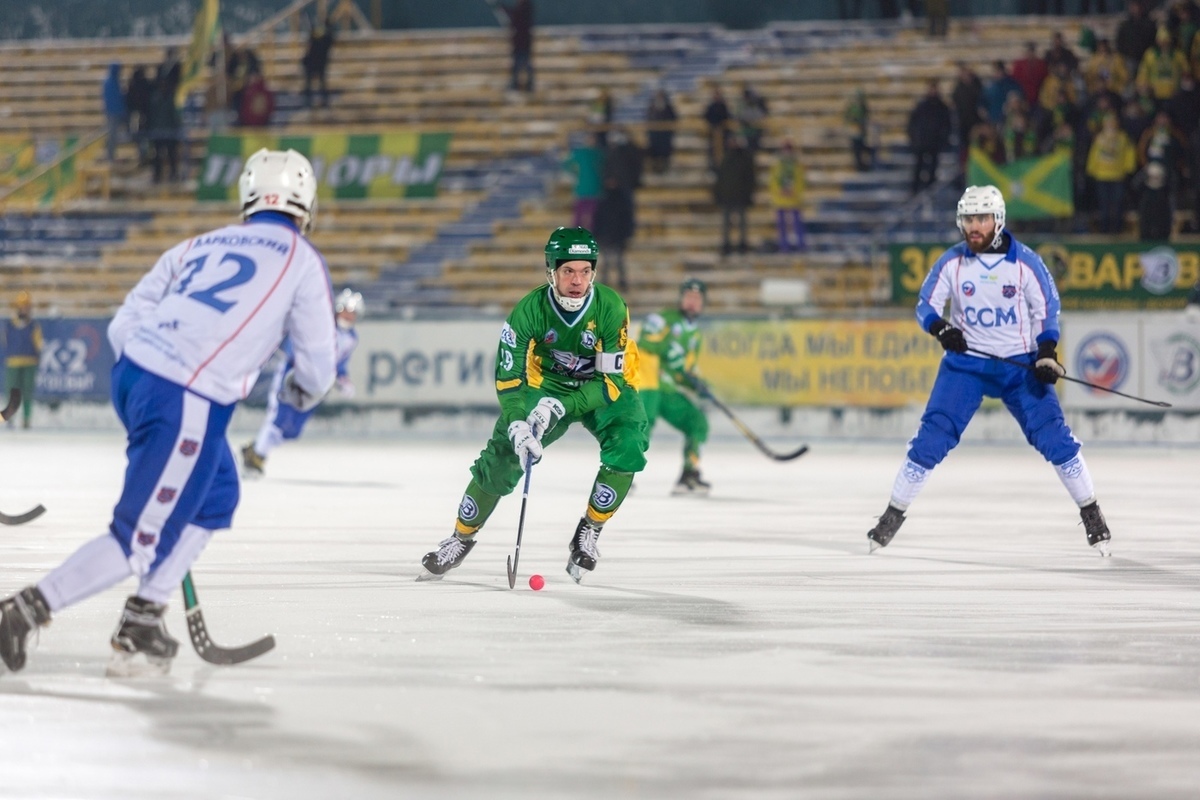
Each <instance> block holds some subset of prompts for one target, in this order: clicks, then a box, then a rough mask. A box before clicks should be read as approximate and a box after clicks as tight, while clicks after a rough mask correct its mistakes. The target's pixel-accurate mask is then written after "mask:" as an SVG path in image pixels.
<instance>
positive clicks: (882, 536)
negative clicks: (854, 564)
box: [867, 503, 904, 553]
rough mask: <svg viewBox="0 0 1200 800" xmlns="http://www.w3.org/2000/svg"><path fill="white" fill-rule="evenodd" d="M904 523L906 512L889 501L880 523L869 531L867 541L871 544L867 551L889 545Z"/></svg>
mask: <svg viewBox="0 0 1200 800" xmlns="http://www.w3.org/2000/svg"><path fill="white" fill-rule="evenodd" d="M903 524H904V512H903V511H901V510H900V509H898V508H896V507H895V506H893V505H891V504H890V503H889V504H888V507H887V510H886V511H884V512H883V516H881V517H880V518H879V523H878V524H877V525H876V526H875V527H874V528H871V530H869V531H867V541H868V543H869V546H870V549H869V550H868V551H867V552H868V553H874V552H875V551H876V550H878V549H879V548H881V547H887V546H888V542H890V541H891V540H892V537H893V536H895V535H896V531H898V530H900V526H901V525H903Z"/></svg>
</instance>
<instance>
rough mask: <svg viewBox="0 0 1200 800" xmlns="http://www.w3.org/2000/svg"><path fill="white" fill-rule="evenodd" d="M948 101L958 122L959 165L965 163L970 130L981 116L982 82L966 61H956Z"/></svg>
mask: <svg viewBox="0 0 1200 800" xmlns="http://www.w3.org/2000/svg"><path fill="white" fill-rule="evenodd" d="M950 102H951V103H952V104H953V105H954V117H955V119H956V120H957V123H958V150H959V165H960V167H961V166H965V165H966V163H967V150H968V148H969V147H970V142H971V131H973V130H975V126H976V125H978V124H979V123H980V122H981V121H982V119H983V116H982V114H981V113H980V112H981V111H982V104H983V82H982V81H980V80H979V76H978V75H976V74H975V71H974V70H972V69H971V68H970V67H969V66H968V65H967V64H966V62H963V61H960V62H958V78H957V79H956V80H955V82H954V89H953V90H951V92H950Z"/></svg>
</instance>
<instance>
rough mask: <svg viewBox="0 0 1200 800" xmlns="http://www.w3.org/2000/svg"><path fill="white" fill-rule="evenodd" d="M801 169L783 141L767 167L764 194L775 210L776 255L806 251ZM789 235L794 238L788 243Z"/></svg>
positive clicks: (803, 185) (801, 165) (791, 147)
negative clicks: (767, 174)
mask: <svg viewBox="0 0 1200 800" xmlns="http://www.w3.org/2000/svg"><path fill="white" fill-rule="evenodd" d="M805 188H806V186H805V173H804V165H803V164H801V163H800V160H799V159H798V158H797V157H796V149H795V147H793V146H792V142H791V140H789V139H784V140H783V145H782V147H780V149H779V155H778V157H777V158H776V159H775V163H774V164H773V165H772V166H771V175H770V178H769V182H768V184H767V191H768V193H769V195H770V198H771V205H772V207H774V209H775V226H776V228H778V230H779V250H780V252H785V253H786V252H792V251H800V252H803V251H805V250H807V249H808V243H807V237H806V236H805V230H804V191H805ZM791 232H794V233H795V235H796V240H795V243H794V244H793V242H792V237H791Z"/></svg>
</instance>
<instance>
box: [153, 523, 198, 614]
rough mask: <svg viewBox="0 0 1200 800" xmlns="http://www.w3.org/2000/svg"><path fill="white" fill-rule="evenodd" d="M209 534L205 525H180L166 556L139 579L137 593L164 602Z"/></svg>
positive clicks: (177, 585)
mask: <svg viewBox="0 0 1200 800" xmlns="http://www.w3.org/2000/svg"><path fill="white" fill-rule="evenodd" d="M212 535H213V532H212V531H210V530H209V529H207V528H200V527H197V526H195V525H186V526H184V528H183V531H182V532H181V533H180V534H179V541H178V542H176V543H175V548H174V549H173V550H171V553H170V555H168V556H167V557H166V558H164V559H163V561H162V563H161V564H159V565H158V566H157V567H155V568H154V571H153V572H151V573H150V574H149V575H146V576H144V577H143V578H142V582H141V583H140V584H139V585H138V590H137V596H138V597H140V598H142V599H143V600H149V601H150V602H152V603H166V602H167V601H168V600H169V599H171V595H172V594H173V593H174V592H175V591H176V590H177V589H178V588H179V584H180V583H181V582H182V581H183V576H184V575H186V574H187V571H188V570H189V569H191V568H192V564H194V563H196V559H197V558H199V556H200V553H201V552H203V551H204V547H205V545H207V544H208V540H209V539H211V538H212Z"/></svg>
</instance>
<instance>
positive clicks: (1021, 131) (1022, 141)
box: [1003, 108, 1040, 162]
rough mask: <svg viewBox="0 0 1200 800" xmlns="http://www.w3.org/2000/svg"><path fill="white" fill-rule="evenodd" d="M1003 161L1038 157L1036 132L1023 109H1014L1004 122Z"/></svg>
mask: <svg viewBox="0 0 1200 800" xmlns="http://www.w3.org/2000/svg"><path fill="white" fill-rule="evenodd" d="M1003 137H1004V159H1005V161H1006V162H1011V161H1016V160H1017V159H1019V158H1033V157H1034V156H1036V155H1038V151H1039V150H1040V147H1039V139H1038V135H1037V130H1036V129H1035V128H1034V126H1033V125H1032V124H1031V123H1030V121H1029V117H1028V115H1026V113H1025V111H1024V110H1023V109H1020V108H1018V109H1016V110H1014V111H1013V112H1012V113H1010V114H1009V115H1008V116H1007V117H1006V118H1005V120H1004V131H1003Z"/></svg>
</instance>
